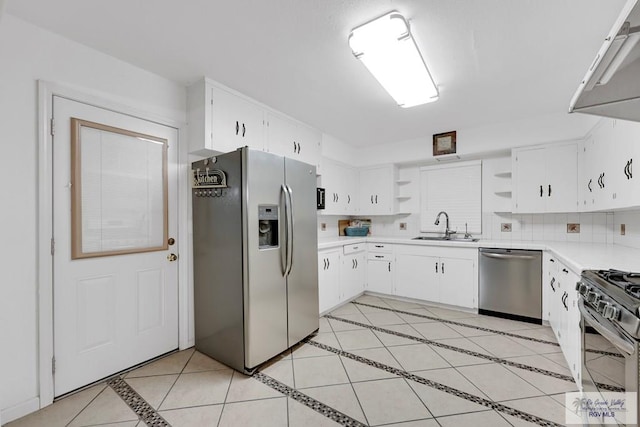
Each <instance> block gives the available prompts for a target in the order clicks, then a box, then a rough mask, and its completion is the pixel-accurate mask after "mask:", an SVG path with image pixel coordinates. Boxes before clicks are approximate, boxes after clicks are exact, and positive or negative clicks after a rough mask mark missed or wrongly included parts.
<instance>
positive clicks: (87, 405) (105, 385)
mask: <svg viewBox="0 0 640 427" xmlns="http://www.w3.org/2000/svg"><path fill="white" fill-rule="evenodd" d="M103 384H104V388H103V389H102V390H100V393H98V394H96V395H95V396H94V397H93V399H91V400H90V401H89V402H88V403H87V404H86V405H84V406H83V407H82V409H80V410H79V411H78V413H77V414H76V415H75V416H74V417H73V418H71V420H69V422H68V423H67V424H66V425H67V426H68V425H69V424H71V423H72V422H73V420H75V419H76V418H78V415H80V414H81V413H82V411H84V410H85V409H87V408H88V407H89V405H91V404H92V403H93V401H94V400H96V399H97V398H98V396H100V395H101V394H102V393H104V391H105V390H106V389H107V388H108V387H107V384H106V383H103ZM87 390H88V389H87Z"/></svg>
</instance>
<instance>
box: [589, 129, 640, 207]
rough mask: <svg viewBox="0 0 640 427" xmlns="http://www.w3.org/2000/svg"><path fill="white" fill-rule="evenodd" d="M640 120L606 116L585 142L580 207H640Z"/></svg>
mask: <svg viewBox="0 0 640 427" xmlns="http://www.w3.org/2000/svg"><path fill="white" fill-rule="evenodd" d="M639 156H640V123H635V122H630V121H626V120H612V119H603V120H602V122H600V123H599V124H598V126H597V127H596V128H595V129H594V130H593V132H592V133H591V135H590V137H589V138H587V140H585V141H584V144H583V146H582V148H581V153H580V157H581V161H580V170H579V186H578V188H579V194H580V209H581V210H583V211H599V210H609V209H620V208H629V207H636V206H640V183H639V182H638V181H639V178H638V177H637V176H634V174H633V161H634V158H635V160H636V162H637V161H638V157H639Z"/></svg>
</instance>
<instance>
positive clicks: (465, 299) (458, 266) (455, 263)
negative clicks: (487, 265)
mask: <svg viewBox="0 0 640 427" xmlns="http://www.w3.org/2000/svg"><path fill="white" fill-rule="evenodd" d="M475 276H476V275H475V262H474V261H473V260H470V259H457V258H440V302H441V303H443V304H449V305H457V306H460V307H467V308H476V307H478V295H477V291H476V289H475V287H474V277H475Z"/></svg>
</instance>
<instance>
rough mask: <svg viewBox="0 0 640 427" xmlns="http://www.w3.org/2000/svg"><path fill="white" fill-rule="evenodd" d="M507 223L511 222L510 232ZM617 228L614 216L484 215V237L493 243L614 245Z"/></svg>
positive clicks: (599, 214)
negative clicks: (497, 241) (527, 242)
mask: <svg viewBox="0 0 640 427" xmlns="http://www.w3.org/2000/svg"><path fill="white" fill-rule="evenodd" d="M504 223H511V232H510V233H505V232H503V231H502V224H504ZM569 224H570V225H569ZM577 224H579V225H577ZM613 229H614V217H613V213H568V214H566V213H563V214H510V213H494V212H484V213H483V214H482V238H483V239H491V240H514V241H515V240H521V241H554V242H584V243H613V242H614V235H613ZM568 231H571V232H568Z"/></svg>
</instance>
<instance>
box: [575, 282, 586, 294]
mask: <svg viewBox="0 0 640 427" xmlns="http://www.w3.org/2000/svg"><path fill="white" fill-rule="evenodd" d="M576 291H578V292H579V293H580V295H586V294H587V292H589V287H588V286H587V285H585V284H584V283H581V282H578V283H576Z"/></svg>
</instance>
